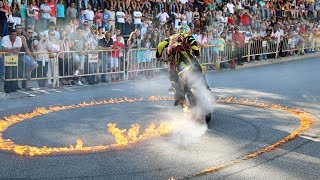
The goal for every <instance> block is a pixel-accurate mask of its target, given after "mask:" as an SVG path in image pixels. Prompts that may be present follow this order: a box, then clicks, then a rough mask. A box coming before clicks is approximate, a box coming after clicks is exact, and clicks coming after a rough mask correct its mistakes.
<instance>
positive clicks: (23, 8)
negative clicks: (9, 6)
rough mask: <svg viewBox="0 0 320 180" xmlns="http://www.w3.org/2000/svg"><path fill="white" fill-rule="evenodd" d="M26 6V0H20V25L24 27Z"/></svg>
mask: <svg viewBox="0 0 320 180" xmlns="http://www.w3.org/2000/svg"><path fill="white" fill-rule="evenodd" d="M27 7H28V4H27V2H26V0H21V3H20V17H21V26H22V28H25V27H26V19H27Z"/></svg>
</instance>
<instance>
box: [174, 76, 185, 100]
mask: <svg viewBox="0 0 320 180" xmlns="http://www.w3.org/2000/svg"><path fill="white" fill-rule="evenodd" d="M174 92H175V94H174V99H175V101H174V106H179V105H182V104H183V102H184V97H183V94H182V89H181V85H180V83H179V82H175V84H174Z"/></svg>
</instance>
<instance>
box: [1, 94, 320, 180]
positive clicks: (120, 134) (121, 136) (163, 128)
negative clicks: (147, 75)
mask: <svg viewBox="0 0 320 180" xmlns="http://www.w3.org/2000/svg"><path fill="white" fill-rule="evenodd" d="M172 100H173V98H171V97H155V96H151V97H149V98H148V99H144V98H139V99H137V98H133V99H129V98H126V97H125V98H119V99H110V100H104V101H91V102H89V103H86V102H83V103H80V104H74V105H69V106H56V107H49V108H44V107H41V108H36V109H34V110H33V111H32V112H30V113H25V114H18V115H11V116H8V117H4V118H3V119H0V150H2V151H9V152H13V153H15V154H19V155H25V156H41V155H42V156H43V155H50V154H59V153H85V152H97V151H104V150H107V149H112V148H119V147H120V148H121V147H126V146H128V145H129V144H133V143H136V142H140V141H143V140H146V139H150V138H154V137H159V136H164V135H168V134H170V133H171V130H172V129H171V127H170V125H169V123H168V122H162V123H160V124H159V125H158V126H156V125H155V124H153V123H151V124H150V125H149V126H148V127H147V128H146V129H145V130H144V131H143V132H142V133H140V125H139V124H133V125H132V126H131V128H130V129H128V130H126V129H122V130H121V129H118V128H117V127H116V124H113V123H109V124H108V131H109V132H110V133H111V134H112V135H113V136H114V137H115V141H116V143H114V144H110V145H99V146H84V145H83V141H82V140H81V139H78V140H77V142H76V145H75V146H73V145H70V146H69V147H55V148H50V147H46V146H43V147H34V146H28V145H19V144H16V143H14V142H13V141H11V140H10V139H3V133H4V131H6V129H8V128H9V127H10V126H12V125H14V124H16V123H19V122H21V121H24V120H27V119H30V118H33V117H36V116H40V115H44V114H48V113H52V112H57V111H62V110H67V109H74V108H81V107H89V106H98V105H107V104H116V103H132V102H152V101H172ZM215 102H217V103H233V104H239V105H249V106H255V107H260V108H269V109H275V110H281V111H284V112H287V113H290V114H293V115H295V116H296V117H297V118H298V119H299V121H300V126H299V127H298V128H297V129H295V130H294V131H293V132H292V133H291V134H289V135H288V136H286V137H284V138H282V139H281V140H279V141H278V142H275V143H274V144H272V145H269V146H267V147H265V148H263V149H259V150H257V151H256V152H253V153H251V154H248V155H246V156H244V157H242V158H240V159H236V160H234V161H231V162H229V163H226V164H222V165H219V166H215V167H209V168H206V169H204V170H203V171H201V172H199V173H196V174H192V175H189V176H185V177H180V178H190V177H197V176H202V175H205V174H208V173H212V172H215V171H218V170H220V169H222V168H224V167H227V166H230V165H233V164H235V163H239V162H241V161H243V160H247V159H251V158H253V157H256V156H258V155H260V154H262V153H265V152H268V151H271V150H273V149H275V148H277V147H279V146H281V145H283V144H284V143H285V142H287V141H289V140H292V139H294V138H296V137H297V136H298V135H300V134H301V133H302V132H303V131H305V130H307V129H309V128H310V127H311V126H312V125H313V124H314V123H315V120H314V119H313V116H312V115H311V114H309V113H307V112H305V111H303V110H300V109H297V108H288V107H284V106H281V105H277V104H270V103H265V102H257V101H249V100H245V99H237V98H226V99H219V100H216V101H215ZM180 178H178V179H180Z"/></svg>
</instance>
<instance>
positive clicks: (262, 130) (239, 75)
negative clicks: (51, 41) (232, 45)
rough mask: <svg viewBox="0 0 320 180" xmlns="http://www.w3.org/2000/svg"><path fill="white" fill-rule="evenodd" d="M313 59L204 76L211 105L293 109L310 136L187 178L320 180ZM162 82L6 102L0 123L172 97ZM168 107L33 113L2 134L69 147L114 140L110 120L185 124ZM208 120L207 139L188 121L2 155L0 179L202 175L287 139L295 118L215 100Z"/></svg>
mask: <svg viewBox="0 0 320 180" xmlns="http://www.w3.org/2000/svg"><path fill="white" fill-rule="evenodd" d="M319 67H320V61H319V59H318V58H313V59H304V60H299V61H293V62H286V63H282V64H272V65H266V66H260V67H254V68H243V69H237V70H228V71H221V72H210V73H207V79H208V82H209V85H210V86H211V87H212V88H213V89H212V94H213V96H214V97H215V98H220V97H238V98H248V99H252V100H257V99H258V100H259V101H264V102H269V103H276V104H281V105H283V106H288V107H297V108H299V109H303V110H305V111H308V112H310V113H312V114H313V115H314V117H315V119H316V121H317V124H316V125H314V126H313V127H312V128H311V129H309V130H307V131H306V132H304V133H303V134H302V135H301V136H299V137H297V138H296V139H294V140H292V141H289V142H287V143H285V144H284V145H283V146H281V147H279V148H278V149H276V150H273V151H270V152H267V153H264V154H261V155H259V156H257V157H255V158H252V159H249V160H246V161H241V162H240V163H237V164H234V165H231V166H229V167H226V168H222V169H221V170H220V171H217V172H213V173H209V174H207V175H204V176H197V177H193V178H194V179H320V151H319V149H320V143H319V142H320V129H319V125H318V122H319V118H320V113H319V112H320V111H319V110H320V80H319V77H320V71H319ZM169 86H170V83H169V81H168V78H167V77H166V76H160V77H158V78H155V79H152V80H143V81H129V82H120V83H114V84H99V85H95V86H85V87H72V88H63V89H57V90H53V91H48V92H46V91H42V92H32V94H35V95H36V96H34V97H20V98H4V99H1V101H0V118H2V117H4V116H8V115H11V114H17V113H24V112H29V111H31V110H33V109H34V108H35V107H49V106H50V105H52V106H56V105H70V104H78V103H80V102H82V101H91V100H104V99H109V98H118V97H124V96H126V97H149V96H152V95H160V96H171V95H169V94H168V93H167V89H168V88H169ZM172 104H173V102H171V101H161V102H136V103H124V104H112V105H101V106H94V107H87V108H78V109H71V110H66V111H59V112H55V113H49V114H46V115H43V116H38V117H35V118H32V119H29V120H26V121H23V122H21V123H18V124H15V125H13V126H11V127H10V128H9V129H7V130H6V131H5V132H4V134H3V137H4V138H7V139H11V140H12V141H14V142H16V143H17V144H26V145H32V146H39V147H41V146H49V147H57V146H68V145H69V144H75V142H76V140H77V139H78V138H82V139H83V140H84V144H85V145H88V146H89V145H101V144H111V143H113V139H112V136H111V135H110V134H108V133H107V132H106V127H107V126H106V125H107V123H110V122H113V123H116V124H117V125H118V126H119V127H121V128H129V127H130V125H131V124H134V123H139V124H140V125H141V126H142V127H145V126H147V125H148V124H149V123H151V122H154V123H159V122H161V121H164V120H167V121H177V120H181V119H185V118H186V117H185V115H181V109H180V108H179V107H173V105H172ZM213 107H214V112H213V114H212V116H213V118H214V120H213V122H211V123H210V124H209V127H208V130H207V131H206V132H205V131H204V128H203V127H194V128H190V127H189V126H187V125H188V123H186V124H185V126H183V127H182V128H181V129H180V130H177V131H176V132H174V133H173V134H171V135H169V136H165V137H159V138H153V139H149V140H147V141H144V142H139V143H137V144H133V145H130V146H129V147H125V148H122V149H113V150H107V151H103V152H99V153H88V154H72V155H63V154H62V155H61V154H60V155H49V156H42V157H26V156H19V155H15V154H12V153H11V152H4V151H0V162H1V163H0V178H1V179H7V178H30V179H62V178H67V179H69V178H70V179H168V178H169V177H186V176H189V175H192V174H195V173H199V172H200V171H202V170H204V169H205V168H207V167H214V166H218V165H221V164H224V163H228V162H231V161H233V160H235V159H237V158H241V157H243V156H245V155H247V154H250V153H252V152H255V151H257V150H258V149H261V148H264V147H266V146H268V145H270V144H273V143H275V142H277V141H278V140H280V139H282V138H283V137H285V136H287V135H288V134H290V133H291V132H293V131H294V130H295V129H296V128H297V127H298V126H299V121H298V119H297V118H296V117H295V116H293V115H291V114H288V113H285V112H282V111H277V110H272V109H262V108H256V107H251V106H244V105H235V104H221V103H213Z"/></svg>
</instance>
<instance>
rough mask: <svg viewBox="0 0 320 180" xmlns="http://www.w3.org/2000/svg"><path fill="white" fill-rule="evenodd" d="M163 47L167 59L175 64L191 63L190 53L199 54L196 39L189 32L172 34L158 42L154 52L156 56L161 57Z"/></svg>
mask: <svg viewBox="0 0 320 180" xmlns="http://www.w3.org/2000/svg"><path fill="white" fill-rule="evenodd" d="M165 48H167V52H168V60H169V61H170V63H173V64H175V65H177V64H179V63H180V62H185V63H187V64H189V63H192V61H193V58H192V57H191V54H193V55H194V56H199V55H200V52H199V47H198V46H197V41H196V40H195V39H194V38H193V37H192V36H190V35H189V34H181V33H178V34H174V35H172V36H171V37H170V38H169V39H165V40H164V41H162V42H160V43H159V45H158V48H157V53H156V56H157V58H160V57H161V55H162V51H163V50H164V49H165Z"/></svg>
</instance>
